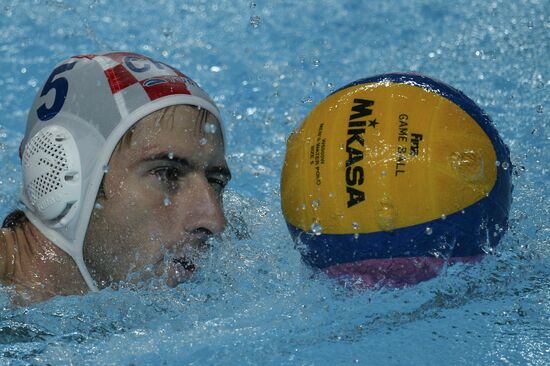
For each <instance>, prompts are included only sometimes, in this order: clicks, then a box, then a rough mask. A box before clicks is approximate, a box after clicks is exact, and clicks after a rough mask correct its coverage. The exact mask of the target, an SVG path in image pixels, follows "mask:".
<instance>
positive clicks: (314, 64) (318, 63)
mask: <svg viewBox="0 0 550 366" xmlns="http://www.w3.org/2000/svg"><path fill="white" fill-rule="evenodd" d="M320 64H321V61H319V60H313V66H314V67H319V65H320Z"/></svg>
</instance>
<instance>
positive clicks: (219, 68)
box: [210, 66, 222, 73]
mask: <svg viewBox="0 0 550 366" xmlns="http://www.w3.org/2000/svg"><path fill="white" fill-rule="evenodd" d="M210 71H211V72H213V73H218V72H220V71H222V68H221V67H219V66H211V67H210Z"/></svg>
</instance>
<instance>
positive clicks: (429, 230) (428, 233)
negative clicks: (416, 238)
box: [426, 226, 433, 235]
mask: <svg viewBox="0 0 550 366" xmlns="http://www.w3.org/2000/svg"><path fill="white" fill-rule="evenodd" d="M432 234H433V230H432V228H431V227H429V226H428V227H426V235H432Z"/></svg>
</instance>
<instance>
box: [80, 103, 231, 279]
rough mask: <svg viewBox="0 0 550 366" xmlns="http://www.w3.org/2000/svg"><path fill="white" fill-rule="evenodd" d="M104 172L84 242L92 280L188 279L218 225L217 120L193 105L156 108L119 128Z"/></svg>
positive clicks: (220, 158)
mask: <svg viewBox="0 0 550 366" xmlns="http://www.w3.org/2000/svg"><path fill="white" fill-rule="evenodd" d="M106 171H107V173H106V174H105V177H104V180H103V187H102V188H103V190H102V192H101V194H100V196H99V197H98V200H97V204H96V207H95V209H94V211H93V212H92V218H91V221H90V224H89V226H88V231H87V234H86V239H85V243H84V259H85V261H86V264H87V266H88V269H89V270H90V271H91V273H92V276H93V277H94V279H95V280H96V281H99V282H100V283H101V284H102V285H106V284H109V283H111V282H113V281H115V282H117V281H121V280H126V279H127V277H128V275H133V278H134V279H138V280H141V279H145V278H147V277H150V276H160V275H166V276H167V277H166V278H167V284H168V285H169V286H172V287H173V286H176V285H177V284H179V283H180V282H182V281H183V280H185V279H186V278H188V277H189V276H190V274H191V273H192V272H193V271H194V269H195V264H194V261H195V259H196V257H197V256H198V255H201V254H203V253H204V251H205V250H206V249H207V246H208V244H207V242H206V240H207V239H208V238H209V237H210V236H211V235H214V234H218V233H220V232H221V231H222V230H223V228H224V226H225V217H224V214H223V211H222V197H221V195H222V190H223V188H224V186H225V185H226V183H227V182H228V180H229V178H230V175H229V170H228V168H227V163H226V161H225V157H224V145H223V136H222V132H221V126H220V124H219V121H218V120H217V119H216V118H215V117H214V116H213V115H212V114H210V113H209V112H208V111H206V110H204V109H198V108H196V107H193V106H185V105H177V106H171V107H167V108H164V109H161V110H159V111H156V112H154V113H152V114H150V115H148V116H147V117H145V118H143V119H142V120H141V121H140V122H138V123H137V124H136V125H135V127H133V128H132V129H131V130H129V131H128V133H126V135H125V136H124V137H123V138H122V140H121V141H120V142H119V144H118V145H117V147H116V149H115V151H114V153H113V155H112V156H111V159H110V162H109V167H108V169H106ZM166 264H167V265H166Z"/></svg>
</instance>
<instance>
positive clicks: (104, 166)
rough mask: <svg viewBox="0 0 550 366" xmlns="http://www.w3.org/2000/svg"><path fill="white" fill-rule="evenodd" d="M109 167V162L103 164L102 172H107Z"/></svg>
mask: <svg viewBox="0 0 550 366" xmlns="http://www.w3.org/2000/svg"><path fill="white" fill-rule="evenodd" d="M110 168H111V167H110V166H109V164H105V165H103V173H109V169H110Z"/></svg>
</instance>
